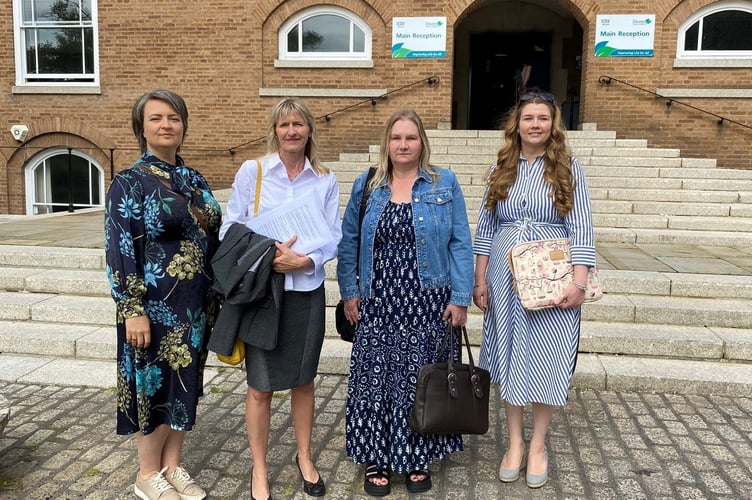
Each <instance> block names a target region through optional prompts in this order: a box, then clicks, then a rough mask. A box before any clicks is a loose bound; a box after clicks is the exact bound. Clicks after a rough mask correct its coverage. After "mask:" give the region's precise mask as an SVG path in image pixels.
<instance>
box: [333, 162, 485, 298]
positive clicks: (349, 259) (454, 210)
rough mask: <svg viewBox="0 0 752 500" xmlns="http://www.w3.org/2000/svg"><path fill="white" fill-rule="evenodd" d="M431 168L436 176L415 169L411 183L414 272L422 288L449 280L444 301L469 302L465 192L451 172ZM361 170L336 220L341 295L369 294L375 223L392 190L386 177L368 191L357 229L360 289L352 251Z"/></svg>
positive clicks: (470, 254) (469, 251) (469, 256)
mask: <svg viewBox="0 0 752 500" xmlns="http://www.w3.org/2000/svg"><path fill="white" fill-rule="evenodd" d="M434 168H436V171H437V173H438V176H439V177H438V179H437V181H436V184H435V185H434V184H432V179H431V175H430V174H428V173H427V172H425V171H422V170H421V172H420V175H419V176H418V179H417V180H416V181H415V184H414V185H413V191H412V200H413V201H412V209H413V227H414V228H415V239H416V244H417V257H418V277H419V278H420V284H421V286H422V287H423V288H425V289H428V288H439V287H443V286H447V285H449V286H451V290H452V294H451V299H450V302H451V303H452V304H456V305H459V306H469V305H470V301H471V299H472V291H473V277H474V276H473V250H472V240H471V238H470V226H469V224H468V221H467V210H466V208H465V198H464V197H463V195H462V190H461V189H460V185H459V183H458V182H457V177H456V176H455V175H454V172H452V171H450V170H446V169H443V168H438V167H434ZM366 175H367V173H363V174H361V175H360V176H359V177H358V178H357V179H356V180H355V182H354V183H353V188H352V193H351V194H350V201H349V202H348V203H347V209H346V210H345V216H344V218H343V220H342V239H341V240H340V243H339V247H338V253H337V279H338V281H339V290H340V295H341V296H342V298H343V299H352V298H355V297H359V296H360V297H369V296H371V294H372V290H371V281H372V280H373V243H374V237H375V235H376V226H377V224H378V222H379V218H380V217H381V213H382V212H383V211H384V207H386V204H387V202H388V201H389V198H391V196H392V190H391V188H390V187H389V185H388V184H387V183H386V181H384V182H382V183H381V185H379V186H378V187H377V188H376V189H374V190H373V192H371V197H370V198H369V199H368V206H367V208H366V213H365V215H364V217H363V230H362V232H361V233H360V238H361V239H360V242H361V243H360V270H361V273H360V290H358V280H357V277H356V270H357V267H356V265H355V254H356V252H357V251H358V248H357V241H356V238H357V235H358V212H359V208H360V200H361V198H362V196H363V189H364V187H365V180H366Z"/></svg>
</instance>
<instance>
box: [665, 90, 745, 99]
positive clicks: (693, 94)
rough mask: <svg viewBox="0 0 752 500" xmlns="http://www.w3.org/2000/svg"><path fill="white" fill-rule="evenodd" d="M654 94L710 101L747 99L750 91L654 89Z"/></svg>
mask: <svg viewBox="0 0 752 500" xmlns="http://www.w3.org/2000/svg"><path fill="white" fill-rule="evenodd" d="M655 93H656V94H659V95H661V96H663V97H674V98H680V97H687V98H710V99H749V98H752V89H713V88H707V89H655Z"/></svg>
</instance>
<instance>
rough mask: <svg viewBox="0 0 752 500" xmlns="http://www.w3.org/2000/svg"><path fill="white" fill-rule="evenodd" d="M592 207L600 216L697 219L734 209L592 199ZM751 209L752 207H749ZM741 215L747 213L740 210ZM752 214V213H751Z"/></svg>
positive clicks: (707, 205) (722, 213) (718, 205)
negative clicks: (651, 216) (620, 215)
mask: <svg viewBox="0 0 752 500" xmlns="http://www.w3.org/2000/svg"><path fill="white" fill-rule="evenodd" d="M590 206H591V208H592V210H593V213H598V214H642V215H691V216H696V217H708V216H711V217H724V216H730V215H731V212H732V208H731V205H730V204H727V203H691V202H674V203H661V202H658V201H647V202H633V201H627V200H624V201H620V200H602V199H591V200H590ZM747 208H751V207H747ZM736 213H738V214H739V215H737V216H742V215H741V214H743V213H746V211H745V210H743V208H742V209H740V210H738V211H736ZM750 213H752V212H750Z"/></svg>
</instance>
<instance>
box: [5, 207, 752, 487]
mask: <svg viewBox="0 0 752 500" xmlns="http://www.w3.org/2000/svg"><path fill="white" fill-rule="evenodd" d="M101 227H102V214H101V211H100V212H91V213H88V214H83V213H79V214H76V215H75V216H59V217H46V218H37V219H35V221H34V223H33V224H31V223H30V222H29V221H28V220H27V219H26V218H23V217H0V243H3V244H13V245H43V246H77V247H90V248H97V247H100V246H101V239H102V236H101ZM598 251H599V265H600V266H601V267H602V268H611V269H613V268H616V269H632V270H645V271H664V272H671V271H675V272H682V270H683V269H685V268H687V267H688V266H690V268H691V269H693V270H694V271H693V272H707V273H713V274H736V275H749V274H751V273H752V256H751V252H745V251H742V250H738V249H729V248H725V247H724V248H707V247H691V246H678V245H654V246H635V245H623V244H618V245H615V244H614V245H599V248H598ZM698 266H701V267H698ZM24 362H26V361H24ZM9 366H11V365H9ZM50 366H54V364H51V365H50ZM109 366H113V369H114V364H110V365H109ZM11 368H12V366H11ZM9 369H10V368H9ZM108 369H109V368H108ZM82 375H84V374H82ZM94 376H96V375H94ZM60 382H61V381H60V374H58V375H57V376H56V375H55V373H54V370H53V371H51V372H49V376H48V378H47V379H45V380H42V381H38V382H34V383H12V382H0V394H2V395H3V396H4V397H5V398H6V399H7V400H8V402H9V403H10V406H11V417H10V420H9V422H8V424H7V427H6V428H5V430H4V432H3V433H2V435H1V436H0V499H64V500H67V499H79V498H80V499H121V498H122V499H129V498H133V494H132V482H133V478H134V474H135V470H136V452H135V440H134V439H132V438H126V437H121V436H117V435H116V434H115V403H116V401H115V397H116V396H115V393H114V392H113V391H112V389H111V388H107V384H100V385H104V387H100V388H96V387H83V386H64V385H59V384H60ZM66 382H69V381H66ZM346 384H347V379H346V377H343V376H339V375H320V376H319V378H318V379H317V398H316V404H317V409H316V424H315V427H314V443H313V446H314V450H313V451H314V456H315V458H316V463H317V465H318V467H319V470H320V472H321V474H322V476H323V477H324V479H325V481H326V483H327V488H328V494H327V497H326V498H342V499H344V498H355V499H357V498H367V497H366V496H365V495H364V493H363V488H362V473H363V471H362V469H361V468H360V467H358V466H355V465H353V464H352V462H351V461H350V460H348V459H347V457H346V456H345V455H344V411H345V395H346ZM206 393H207V395H206V396H205V397H204V398H203V399H202V401H201V403H200V406H199V417H198V425H197V427H196V428H195V429H194V430H193V431H192V432H190V433H189V434H188V438H187V441H186V449H185V453H184V457H185V466H186V467H187V468H188V469H189V470H190V471H191V472H192V473H193V474H194V476H195V477H196V478H197V479H198V480H199V481H200V482H201V483H202V484H203V485H204V486H205V487H206V488H207V490H208V491H209V498H227V499H248V498H250V492H249V488H248V481H249V472H250V468H251V465H252V460H251V457H250V454H249V452H248V444H247V440H246V434H245V429H244V407H245V405H244V400H245V379H244V374H243V373H242V372H241V371H239V370H238V369H235V368H220V369H219V370H216V369H214V370H212V378H211V379H210V380H209V381H208V382H207V386H206ZM750 396H751V397H750V398H730V397H713V396H684V395H679V394H657V393H617V392H610V391H588V390H572V392H571V394H570V402H569V404H568V405H567V406H566V407H565V409H564V410H562V411H560V412H558V413H557V415H556V417H555V419H554V422H553V424H552V428H551V433H550V436H549V440H548V448H549V455H550V461H551V464H550V469H551V474H550V481H549V483H548V485H546V486H545V487H544V488H542V489H541V490H535V491H534V490H529V489H528V488H527V487H526V486H525V484H524V482H523V481H518V482H516V483H513V484H502V483H501V482H499V481H498V480H497V479H496V468H497V467H498V463H499V461H500V459H501V456H502V453H503V450H504V446H505V441H506V438H505V436H506V431H505V429H504V422H503V418H501V417H500V405H499V401H498V397H497V395H496V394H493V398H492V410H491V429H490V430H489V432H488V433H487V434H486V435H484V436H473V437H467V438H466V441H465V443H466V449H465V451H464V452H462V453H457V454H454V455H452V456H451V457H449V458H447V459H446V460H444V461H443V462H442V463H435V464H433V466H432V471H433V475H434V484H435V486H434V488H433V490H432V491H431V492H429V493H426V494H422V495H414V496H415V497H416V498H426V499H428V498H435V499H477V500H485V499H495V498H528V497H531V498H562V499H563V498H567V499H571V498H582V499H599V500H600V499H631V498H646V499H648V498H649V499H661V498H666V499H668V498H671V499H673V498H679V499H703V498H713V499H715V498H718V499H744V498H752V395H750ZM273 405H274V407H273V418H272V434H271V446H270V452H269V461H270V465H271V469H272V471H271V477H270V479H271V482H272V490H273V495H274V498H277V499H304V498H306V495H305V494H304V493H303V491H302V488H301V485H300V479H299V476H298V473H297V469H296V468H295V465H294V463H293V457H294V455H295V444H294V434H293V429H292V424H291V417H290V400H289V394H288V393H280V394H278V395H277V396H276V397H275V399H274V400H273ZM0 406H1V405H0ZM526 427H527V431H528V434H529V429H530V422H529V415H527V425H526ZM392 491H393V493H392V495H391V497H390V498H408V495H407V494H406V492H405V489H404V480H403V479H402V478H401V477H399V478H397V477H395V478H394V479H393V490H392Z"/></svg>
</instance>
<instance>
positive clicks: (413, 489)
mask: <svg viewBox="0 0 752 500" xmlns="http://www.w3.org/2000/svg"><path fill="white" fill-rule="evenodd" d="M413 476H423V479H422V480H418V479H413ZM432 486H433V484H432V483H431V473H430V472H429V471H427V470H413V471H410V472H409V473H408V474H405V487H406V488H407V491H409V492H410V493H423V492H424V491H428V490H430V489H431V487H432Z"/></svg>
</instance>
